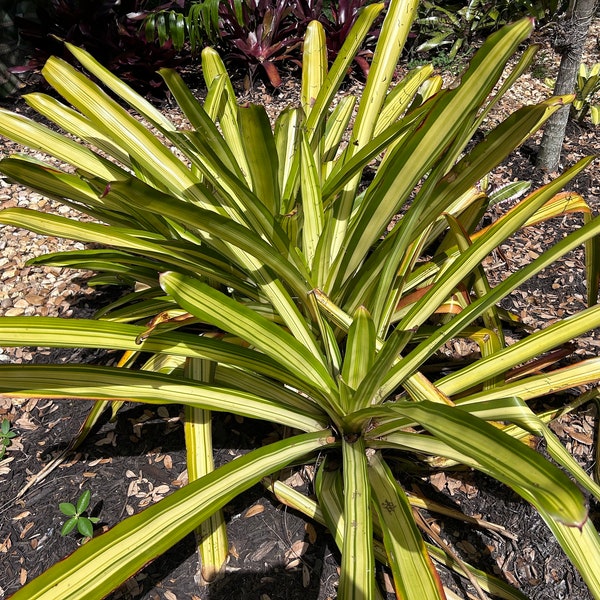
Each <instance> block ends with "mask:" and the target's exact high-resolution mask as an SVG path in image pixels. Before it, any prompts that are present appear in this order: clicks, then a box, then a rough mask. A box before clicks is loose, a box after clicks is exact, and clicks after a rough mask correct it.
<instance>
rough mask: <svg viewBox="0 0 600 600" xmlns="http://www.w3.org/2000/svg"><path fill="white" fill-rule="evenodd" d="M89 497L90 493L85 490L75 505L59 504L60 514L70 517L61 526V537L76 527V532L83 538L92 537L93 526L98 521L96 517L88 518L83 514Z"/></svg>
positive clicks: (88, 502)
mask: <svg viewBox="0 0 600 600" xmlns="http://www.w3.org/2000/svg"><path fill="white" fill-rule="evenodd" d="M91 497H92V494H91V493H90V491H89V490H85V491H84V492H83V493H82V494H81V496H79V500H77V505H74V504H71V503H70V502H61V503H60V504H59V505H58V507H59V508H60V512H62V513H63V515H67V517H70V519H68V520H67V521H66V522H65V524H64V525H63V526H62V529H61V530H60V533H61V535H68V534H69V533H71V531H73V529H75V527H77V531H79V533H80V534H81V535H83V536H84V537H90V538H91V537H92V536H93V535H94V524H95V523H97V522H98V521H99V520H100V519H99V518H98V517H88V516H86V515H85V514H84V513H85V511H86V510H87V508H88V506H89V504H90V498H91Z"/></svg>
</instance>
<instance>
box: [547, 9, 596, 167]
mask: <svg viewBox="0 0 600 600" xmlns="http://www.w3.org/2000/svg"><path fill="white" fill-rule="evenodd" d="M596 2H597V0H573V2H572V4H571V6H570V7H569V11H568V12H567V15H566V19H565V22H564V24H563V25H562V27H561V32H560V34H559V35H560V38H561V39H560V41H558V43H557V44H556V46H557V49H558V51H559V52H560V53H561V54H562V59H561V61H560V67H559V70H558V76H557V78H556V85H555V86H554V94H555V95H557V96H560V95H563V94H572V93H573V91H574V90H575V82H576V81H577V72H578V71H579V65H580V64H581V58H582V56H583V48H584V45H585V40H586V38H587V34H588V30H589V27H590V23H591V22H592V17H593V16H594V9H595V7H596ZM569 110H570V106H564V107H563V108H561V109H560V110H558V111H557V112H556V113H554V114H553V115H552V117H550V119H549V120H548V123H547V124H546V127H545V128H544V135H543V137H542V143H541V147H540V153H539V156H538V166H540V167H541V168H542V169H545V170H546V171H556V170H558V167H559V163H560V153H561V150H562V145H563V142H564V139H565V132H566V130H567V122H568V120H569Z"/></svg>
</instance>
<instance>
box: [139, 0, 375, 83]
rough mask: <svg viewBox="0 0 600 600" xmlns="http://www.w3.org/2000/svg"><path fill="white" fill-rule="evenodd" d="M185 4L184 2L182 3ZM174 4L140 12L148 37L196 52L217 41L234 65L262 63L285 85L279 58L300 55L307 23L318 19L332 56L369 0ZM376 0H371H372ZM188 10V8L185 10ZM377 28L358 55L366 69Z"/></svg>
mask: <svg viewBox="0 0 600 600" xmlns="http://www.w3.org/2000/svg"><path fill="white" fill-rule="evenodd" d="M182 4H183V3H182ZM186 4H187V6H184V5H182V6H178V7H173V8H171V9H165V8H161V9H160V10H154V11H152V10H149V11H146V12H144V13H140V14H139V15H137V16H136V18H142V17H143V19H144V22H143V28H144V31H145V34H146V39H148V40H155V39H158V41H159V43H160V44H164V43H168V42H172V43H173V44H174V46H175V48H176V49H178V50H180V51H181V50H183V49H184V48H186V44H189V48H190V50H191V52H192V54H193V55H195V54H197V53H198V52H200V51H201V50H202V48H203V47H204V46H206V45H212V46H214V47H215V48H216V49H217V50H218V51H219V52H220V53H221V55H222V56H223V58H224V60H225V61H226V62H227V63H229V64H230V65H232V66H236V67H238V68H243V69H246V70H248V71H249V72H250V74H251V75H253V74H254V73H255V71H256V70H257V68H260V69H263V70H264V73H265V74H266V75H267V77H268V79H269V81H270V83H271V84H272V85H274V86H276V87H277V86H279V85H281V75H280V69H279V68H278V67H277V65H278V64H283V63H285V64H286V67H287V69H288V70H289V69H290V66H291V65H292V64H299V63H300V61H301V55H302V52H301V43H302V40H303V38H304V35H305V33H306V29H307V26H308V24H309V23H310V22H311V21H314V20H318V21H319V22H320V23H321V24H322V25H323V27H324V29H325V43H326V45H327V52H328V56H329V59H330V60H334V59H335V57H336V56H337V53H338V52H339V51H340V49H341V47H342V44H343V42H344V40H345V39H346V37H347V35H348V33H349V32H350V30H351V29H352V26H353V25H354V23H355V22H356V19H357V17H358V12H359V10H360V9H362V8H363V7H364V6H366V5H367V4H369V2H368V1H367V0H332V1H330V2H323V1H322V0H295V1H294V2H283V1H281V0H261V1H259V2H254V1H249V0H228V1H227V2H221V1H218V0H200V1H196V2H191V3H186ZM371 4H372V2H371ZM185 11H187V12H185ZM374 33H375V28H373V30H372V32H371V36H370V39H369V38H368V39H367V40H366V42H365V44H364V45H363V48H362V49H361V50H360V51H358V52H357V54H356V56H355V57H354V60H355V62H356V63H357V64H358V65H359V67H360V68H361V70H362V72H363V74H365V75H366V73H367V71H368V62H367V60H366V56H367V55H368V52H369V47H370V48H372V46H373V41H374V37H373V35H374Z"/></svg>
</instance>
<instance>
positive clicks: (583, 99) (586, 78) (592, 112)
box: [572, 63, 600, 125]
mask: <svg viewBox="0 0 600 600" xmlns="http://www.w3.org/2000/svg"><path fill="white" fill-rule="evenodd" d="M599 100H600V63H596V64H595V65H593V66H592V67H591V68H588V67H587V65H585V64H581V65H580V66H579V73H578V75H577V85H576V88H575V100H573V104H572V107H573V110H572V116H573V118H575V119H576V120H577V121H579V122H580V123H581V122H582V121H583V120H584V119H585V118H586V117H587V116H588V114H589V116H590V120H591V121H592V123H593V124H594V125H598V124H600V104H596V102H598V101H599Z"/></svg>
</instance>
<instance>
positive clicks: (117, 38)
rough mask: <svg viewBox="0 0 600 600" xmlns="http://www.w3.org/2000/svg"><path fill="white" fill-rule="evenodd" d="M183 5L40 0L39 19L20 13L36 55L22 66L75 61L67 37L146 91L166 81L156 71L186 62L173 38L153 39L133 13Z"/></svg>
mask: <svg viewBox="0 0 600 600" xmlns="http://www.w3.org/2000/svg"><path fill="white" fill-rule="evenodd" d="M169 4H171V5H173V6H174V5H176V4H180V3H179V2H176V1H175V0H173V1H172V2H167V3H165V2H160V1H159V0H103V1H102V2H92V3H90V2H87V1H85V0H39V1H38V2H37V3H36V5H37V18H33V17H32V16H30V17H29V18H26V19H25V18H19V19H17V20H16V22H17V24H18V26H19V34H20V36H21V38H22V39H23V41H24V42H26V43H27V44H28V45H29V46H30V47H31V58H30V60H29V62H28V64H27V65H25V66H23V67H22V68H20V69H18V71H24V70H33V69H37V68H41V67H42V66H43V64H44V63H45V62H46V60H47V59H48V58H49V57H50V56H52V55H55V56H61V57H63V58H65V59H67V60H70V56H71V55H70V53H69V52H66V51H65V46H64V43H63V42H64V41H67V42H70V43H72V44H75V45H77V46H81V47H84V48H86V49H87V50H88V51H89V52H91V53H93V55H94V56H95V57H97V58H98V60H100V61H102V63H103V64H104V65H106V66H107V67H109V68H110V69H111V70H112V71H113V72H114V73H116V74H118V75H119V76H120V77H122V78H123V79H124V80H126V81H128V82H129V83H131V84H132V85H134V86H135V88H136V89H137V90H138V91H140V92H141V93H144V94H148V93H151V92H153V91H156V90H157V88H160V87H161V86H162V80H161V79H160V77H158V76H157V74H156V71H157V70H158V69H159V68H161V67H171V68H173V67H176V66H181V65H183V64H185V61H186V57H185V55H183V56H182V55H179V54H178V53H177V52H176V50H175V49H174V48H173V45H172V44H170V43H165V44H160V45H159V44H157V43H154V42H153V41H152V42H148V41H147V40H146V38H145V36H144V35H143V32H140V31H139V25H138V23H137V21H135V20H134V19H131V18H130V17H129V15H130V14H136V13H138V12H140V11H143V10H152V9H155V8H157V7H158V6H159V5H162V6H165V5H167V6H168V5H169Z"/></svg>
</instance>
